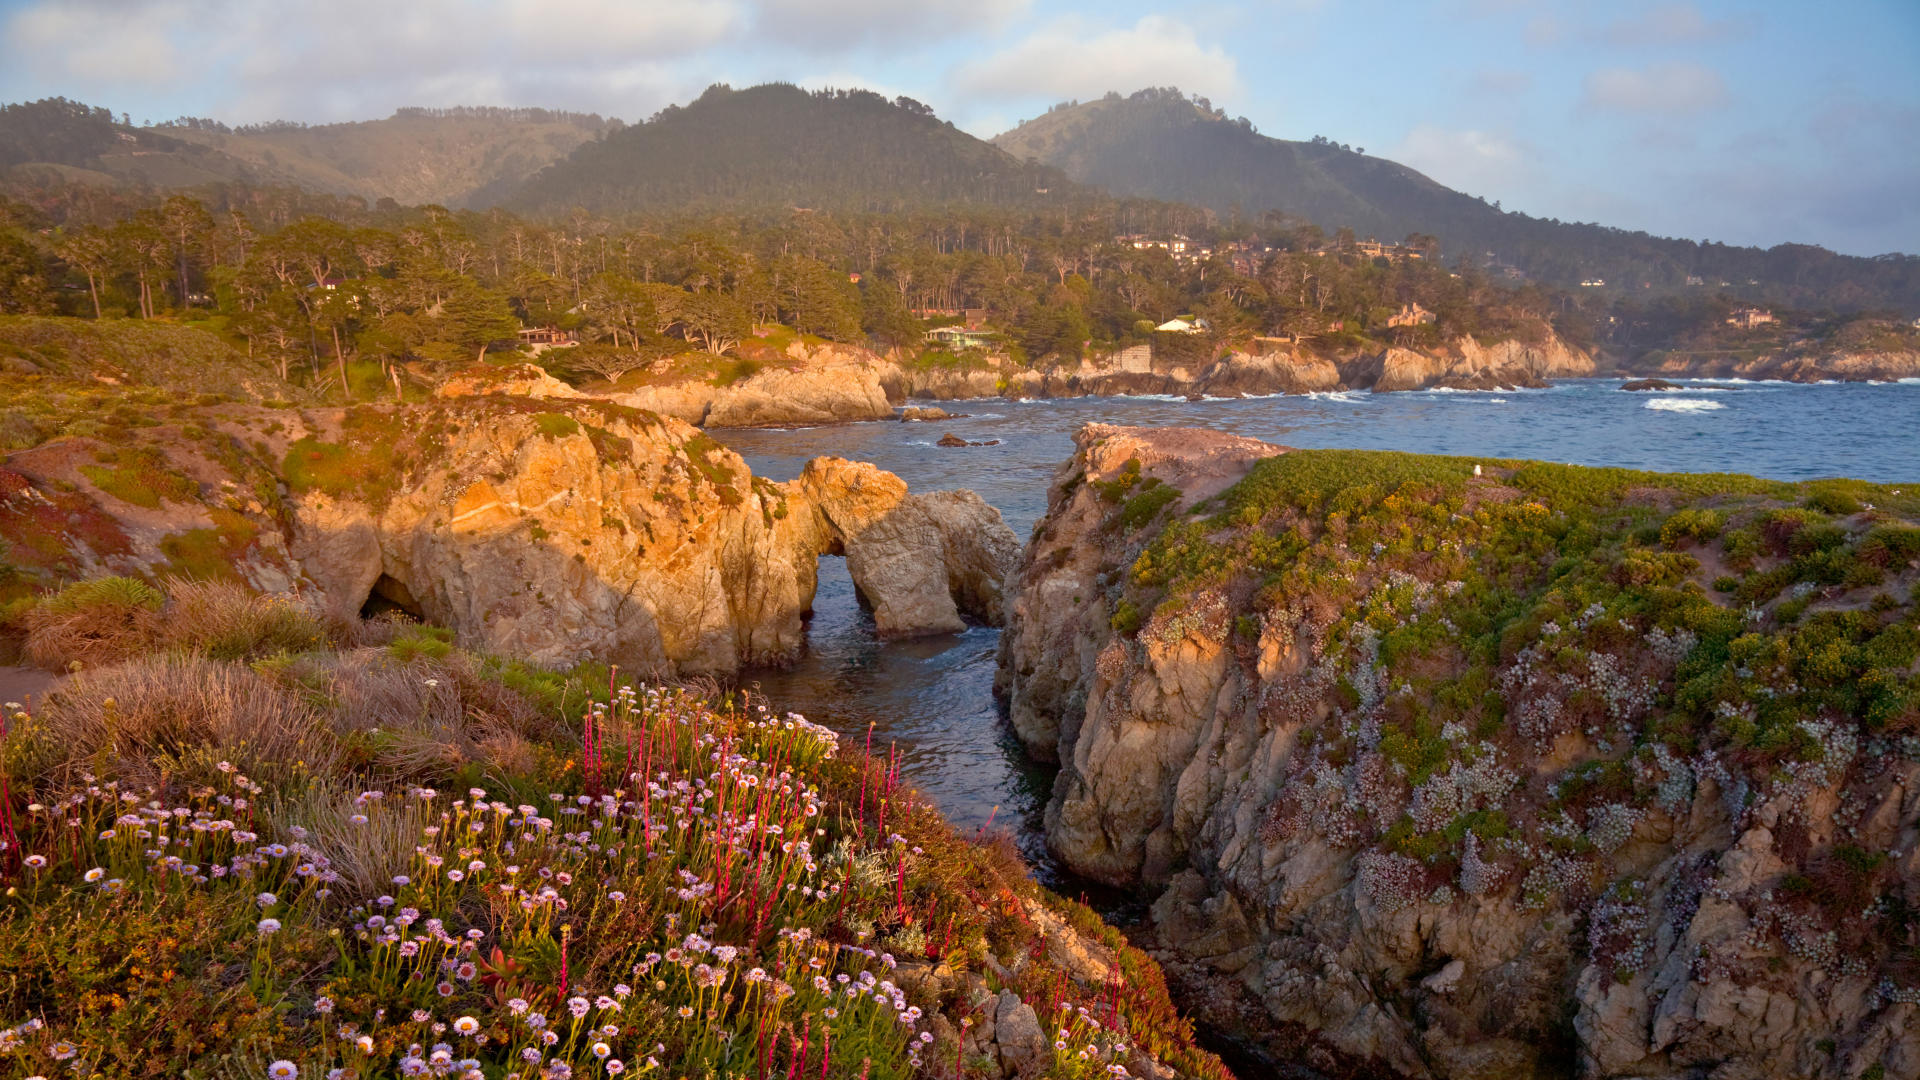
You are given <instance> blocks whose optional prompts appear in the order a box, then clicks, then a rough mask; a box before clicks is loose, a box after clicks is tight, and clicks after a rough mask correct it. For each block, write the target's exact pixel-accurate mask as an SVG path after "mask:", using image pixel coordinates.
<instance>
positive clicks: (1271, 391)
mask: <svg viewBox="0 0 1920 1080" xmlns="http://www.w3.org/2000/svg"><path fill="white" fill-rule="evenodd" d="M774 355H775V357H776V361H775V362H768V363H766V364H765V365H764V366H762V367H761V368H760V369H759V370H756V371H754V372H753V373H751V374H748V375H747V376H745V377H744V378H741V379H739V380H738V381H735V382H732V383H727V384H725V385H720V384H716V383H715V382H714V380H713V379H711V378H709V377H708V376H706V375H704V374H700V375H694V376H687V377H681V378H672V379H668V380H666V381H662V382H658V383H649V384H647V385H641V386H636V387H631V388H622V389H617V390H611V389H590V390H587V391H576V390H573V389H572V388H571V387H568V386H566V385H565V384H564V383H560V382H559V381H558V380H555V379H551V378H545V379H544V382H542V378H543V376H542V375H541V373H538V372H537V370H536V369H531V368H527V369H524V370H526V371H533V372H534V374H533V375H532V376H527V377H514V378H512V379H510V381H513V382H515V383H516V388H515V389H514V390H513V391H512V392H517V393H534V394H536V395H538V396H547V395H552V396H568V397H573V396H583V397H592V398H596V399H600V400H607V401H612V402H614V403H616V404H620V405H625V406H629V407H633V408H641V409H647V410H649V411H653V412H657V413H660V414H661V415H663V416H671V417H674V418H676V419H680V420H684V421H685V422H687V423H689V424H694V425H696V426H701V427H791V426H811V425H820V424H835V423H849V422H855V421H862V420H884V419H892V418H895V417H897V416H900V415H902V412H901V409H902V407H903V406H906V407H907V408H908V409H910V410H911V409H918V408H922V407H924V406H920V405H909V403H910V402H918V403H928V402H932V403H940V402H956V401H968V400H974V399H981V398H1008V399H1014V400H1020V399H1033V398H1075V397H1110V396H1141V395H1159V396H1169V397H1186V398H1188V399H1189V400H1201V399H1204V398H1235V397H1262V396H1269V395H1280V394H1315V393H1332V392H1339V391H1349V390H1358V391H1367V392H1372V393H1402V392H1413V391H1420V390H1433V389H1447V390H1512V389H1521V388H1539V387H1544V386H1547V385H1549V384H1550V383H1551V382H1552V381H1553V380H1556V379H1570V378H1587V377H1593V376H1599V375H1613V376H1619V377H1636V376H1643V377H1649V378H1652V379H1653V380H1654V381H1656V382H1657V381H1660V380H1659V378H1658V377H1659V376H1674V377H1687V376H1695V377H1710V378H1721V377H1735V378H1750V379H1781V380H1787V381H1795V382H1819V381H1861V382H1870V381H1880V382H1885V381H1896V380H1898V379H1902V378H1912V377H1920V355H1909V354H1905V353H1900V354H1874V355H1871V356H1869V355H1854V354H1850V353H1849V354H1844V355H1835V356H1831V357H1822V356H1815V355H1804V356H1795V357H1791V358H1777V357H1776V358H1768V359H1766V360H1764V361H1754V362H1745V363H1733V362H1726V363H1720V362H1716V363H1711V364H1705V363H1699V362H1693V361H1682V360H1679V359H1676V358H1674V357H1671V356H1669V357H1667V358H1665V359H1664V360H1662V359H1660V358H1655V362H1652V363H1627V364H1620V363H1617V362H1614V361H1611V360H1608V359H1607V358H1596V357H1595V356H1594V355H1592V354H1590V353H1588V352H1586V351H1584V350H1581V349H1579V348H1576V347H1574V346H1572V345H1569V344H1568V343H1567V342H1565V341H1563V340H1562V339H1560V338H1558V337H1557V336H1554V335H1552V334H1551V333H1550V332H1549V333H1548V334H1547V335H1546V336H1545V337H1544V338H1542V339H1541V340H1540V341H1538V342H1536V343H1526V342H1522V341H1518V340H1511V339H1510V340H1506V341H1501V342H1497V343H1494V344H1491V345H1482V344H1481V343H1479V342H1477V341H1475V340H1474V339H1472V338H1461V339H1458V340H1454V341H1450V342H1445V343H1442V344H1440V345H1438V346H1434V347H1431V348H1427V349H1418V350H1416V349H1408V348H1399V347H1392V348H1385V349H1379V350H1374V351H1368V350H1346V351H1338V350H1336V351H1332V352H1325V351H1321V350H1317V349H1314V348H1310V347H1307V346H1304V345H1301V344H1298V343H1287V342H1256V343H1253V344H1250V345H1247V346H1244V347H1239V348H1230V349H1222V350H1220V351H1218V352H1217V353H1213V352H1211V351H1209V350H1207V349H1202V350H1201V351H1200V352H1199V353H1197V354H1195V355H1193V356H1186V355H1184V354H1179V353H1178V352H1177V351H1176V352H1174V353H1169V352H1167V351H1165V350H1155V349H1154V348H1152V347H1151V346H1146V345H1141V346H1134V347H1132V348H1128V349H1124V350H1121V351H1120V352H1118V353H1114V354H1111V355H1104V356H1097V357H1089V358H1087V359H1085V360H1082V361H1075V362H1063V361H1049V362H1042V363H1035V364H1024V363H1019V362H1016V361H1015V360H1014V359H1013V358H1011V357H1009V356H1005V355H997V354H988V353H969V354H966V355H964V356H955V357H947V358H946V359H944V360H940V361H938V362H936V361H933V360H929V359H927V358H912V357H908V356H905V355H902V354H899V353H893V354H888V355H881V354H879V353H875V352H872V351H870V350H867V349H864V348H859V347H857V346H846V345H835V344H830V343H829V344H820V345H804V344H798V343H796V344H794V345H790V346H788V347H787V349H786V350H785V351H783V352H779V353H776V354H774ZM488 378H491V379H492V380H494V381H496V382H497V381H498V380H499V378H500V377H499V376H489V377H488ZM519 384H524V385H519ZM536 384H538V385H536ZM905 415H906V417H907V418H908V419H918V418H921V416H920V414H919V413H916V412H912V411H909V412H907V413H905Z"/></svg>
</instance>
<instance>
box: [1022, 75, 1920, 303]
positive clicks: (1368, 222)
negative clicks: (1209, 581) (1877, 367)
mask: <svg viewBox="0 0 1920 1080" xmlns="http://www.w3.org/2000/svg"><path fill="white" fill-rule="evenodd" d="M993 142H994V144H995V145H997V146H999V147H1001V148H1002V149H1005V150H1007V151H1008V152H1009V153H1011V154H1014V155H1015V156H1017V157H1021V158H1023V159H1027V160H1032V161H1035V162H1038V163H1042V164H1051V165H1055V166H1057V167H1059V168H1060V169H1061V170H1062V171H1064V172H1065V173H1066V174H1067V175H1068V176H1070V177H1071V178H1073V179H1074V180H1076V181H1078V182H1080V183H1083V184H1092V185H1098V186H1100V187H1103V188H1105V189H1107V190H1108V191H1109V192H1111V193H1113V194H1114V195H1116V196H1122V197H1127V196H1132V197H1140V198H1153V199H1163V200H1167V201H1171V202H1184V203H1190V204H1193V205H1196V206H1201V207H1205V208H1207V209H1210V210H1212V211H1214V212H1216V213H1220V214H1240V215H1243V216H1245V217H1248V218H1254V219H1258V218H1259V217H1260V216H1262V215H1264V214H1265V213H1266V212H1268V211H1278V212H1280V213H1281V214H1284V215H1286V216H1287V217H1289V218H1295V219H1302V220H1305V221H1308V222H1310V223H1312V224H1314V225H1317V226H1319V227H1321V228H1322V229H1324V230H1326V231H1327V232H1329V233H1331V232H1333V231H1335V230H1337V229H1339V228H1343V227H1344V228H1350V229H1352V230H1353V231H1354V232H1355V233H1356V234H1358V235H1361V236H1366V235H1369V234H1371V235H1373V236H1375V237H1378V238H1379V239H1381V240H1398V239H1400V238H1402V237H1403V236H1406V235H1408V234H1411V233H1421V234H1429V235H1432V236H1434V237H1436V238H1437V239H1438V240H1439V245H1440V247H1441V249H1442V252H1443V255H1444V257H1446V258H1447V259H1448V260H1449V261H1450V262H1454V261H1460V260H1462V259H1464V260H1465V261H1469V262H1474V263H1477V264H1482V265H1490V266H1495V267H1500V268H1505V267H1512V268H1514V269H1515V270H1517V271H1518V272H1520V273H1521V274H1523V275H1524V276H1525V277H1527V278H1530V279H1533V280H1536V281H1539V282H1541V283H1543V284H1548V285H1556V286H1560V287H1565V288H1580V287H1583V283H1585V282H1593V281H1599V282H1611V283H1612V285H1611V287H1612V288H1614V289H1616V290H1620V289H1623V288H1624V289H1632V288H1635V287H1640V288H1651V289H1669V288H1686V287H1688V286H1689V285H1695V286H1698V287H1705V283H1706V282H1708V281H1713V282H1725V283H1728V284H1736V283H1737V284H1746V283H1748V282H1752V283H1754V284H1756V285H1769V286H1773V287H1774V295H1775V296H1777V297H1778V299H1779V300H1781V301H1783V302H1792V303H1807V302H1817V303H1824V304H1831V305H1833V306H1839V307H1872V306H1898V307H1901V308H1903V309H1914V310H1920V256H1914V255H1907V254H1888V255H1881V256H1876V257H1872V258H1867V257H1862V256H1850V255H1839V254H1836V253H1834V252H1832V251H1829V250H1827V249H1825V248H1821V247H1817V246H1814V245H1808V244H1778V245H1775V246H1773V247H1771V248H1766V249H1761V248H1754V247H1736V246H1732V245H1726V244H1718V243H1696V242H1694V241H1691V240H1684V239H1676V238H1667V237H1658V236H1653V235H1651V234H1648V233H1645V232H1638V231H1631V230H1625V229H1618V228H1613V227H1609V226H1604V225H1598V224H1588V223H1575V222H1562V221H1559V220H1557V219H1552V218H1536V217H1531V216H1529V215H1526V214H1522V213H1518V212H1515V211H1503V210H1501V209H1499V208H1498V204H1489V203H1487V202H1485V201H1484V200H1483V199H1480V198H1475V197H1473V196H1469V195H1465V194H1462V193H1461V192H1458V191H1455V190H1453V189H1451V188H1448V187H1446V186H1445V185H1443V184H1441V183H1439V182H1438V181H1435V180H1433V179H1432V178H1431V177H1428V176H1426V175H1425V174H1423V173H1420V172H1419V171H1417V170H1415V169H1412V168H1409V167H1407V166H1405V165H1402V164H1399V163H1398V162H1394V161H1391V160H1388V159H1385V158H1377V157H1373V156H1370V155H1367V154H1363V153H1359V152H1356V151H1352V150H1348V149H1346V148H1344V147H1342V146H1340V145H1339V144H1337V143H1332V142H1327V141H1324V140H1316V141H1313V142H1302V141H1297V140H1286V139H1276V138H1272V137H1270V136H1265V135H1261V134H1260V133H1259V132H1258V131H1257V130H1256V129H1255V128H1254V126H1253V125H1252V124H1251V123H1250V122H1248V121H1247V120H1246V119H1245V118H1244V117H1243V118H1240V119H1237V120H1234V119H1229V118H1228V117H1227V116H1226V114H1225V113H1224V112H1222V111H1220V110H1217V109H1213V108H1212V107H1211V106H1209V105H1208V104H1206V102H1205V99H1190V98H1188V97H1186V96H1185V95H1183V94H1182V93H1181V92H1180V91H1179V90H1178V89H1175V88H1171V87H1168V88H1149V89H1145V90H1140V91H1136V92H1135V93H1133V94H1131V95H1127V96H1124V97H1123V96H1122V95H1120V94H1119V93H1118V92H1112V93H1109V94H1107V95H1106V96H1105V97H1103V98H1100V99H1098V100H1094V101H1087V102H1071V103H1066V104H1064V105H1060V106H1055V107H1054V108H1053V109H1051V110H1049V111H1048V112H1047V113H1045V114H1043V115H1041V116H1039V117H1036V118H1034V119H1032V120H1029V121H1026V122H1025V123H1023V124H1021V125H1019V126H1017V127H1015V128H1013V129H1012V130H1009V131H1006V132H1002V133H1001V134H999V135H997V136H995V137H994V139H993ZM1696 279H1697V280H1696ZM1848 285H1851V286H1852V289H1851V295H1849V290H1848V289H1847V288H1845V286H1848ZM1586 287H1595V288H1606V287H1607V286H1605V285H1601V286H1586ZM1835 294H1837V295H1835Z"/></svg>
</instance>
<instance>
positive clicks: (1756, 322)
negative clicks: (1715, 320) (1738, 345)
mask: <svg viewBox="0 0 1920 1080" xmlns="http://www.w3.org/2000/svg"><path fill="white" fill-rule="evenodd" d="M1773 321H1774V318H1773V312H1771V311H1768V310H1767V309H1766V308H1757V307H1738V308H1734V309H1733V314H1731V315H1728V316H1727V325H1728V326H1737V327H1739V328H1741V329H1742V330H1751V329H1753V328H1754V327H1756V326H1764V325H1766V324H1767V323H1770V322H1773Z"/></svg>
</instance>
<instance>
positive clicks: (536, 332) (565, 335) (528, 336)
mask: <svg viewBox="0 0 1920 1080" xmlns="http://www.w3.org/2000/svg"><path fill="white" fill-rule="evenodd" d="M520 344H522V345H531V346H533V347H534V351H535V352H538V351H540V350H541V349H548V348H555V347H557V346H561V345H578V344H580V339H579V338H577V337H574V336H573V332H572V331H571V330H562V329H560V328H559V327H557V326H529V327H527V328H525V329H523V330H521V331H520Z"/></svg>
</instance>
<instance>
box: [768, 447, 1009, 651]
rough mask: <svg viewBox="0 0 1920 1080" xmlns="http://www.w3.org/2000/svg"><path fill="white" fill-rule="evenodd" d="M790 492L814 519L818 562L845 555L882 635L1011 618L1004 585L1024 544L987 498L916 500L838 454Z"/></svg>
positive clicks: (809, 469) (944, 495)
mask: <svg viewBox="0 0 1920 1080" xmlns="http://www.w3.org/2000/svg"><path fill="white" fill-rule="evenodd" d="M786 487H787V488H788V490H791V491H792V492H793V493H794V496H795V497H796V499H797V500H798V502H797V506H798V509H799V512H800V513H802V514H811V515H812V517H811V520H812V521H813V523H814V525H813V527H814V539H813V541H812V544H811V547H812V548H814V549H815V553H816V556H817V555H818V554H819V553H828V554H834V555H845V556H846V558H847V573H848V574H849V575H850V576H851V577H852V578H853V582H854V588H855V589H856V590H858V591H859V593H860V595H861V597H862V598H864V599H865V600H866V601H867V604H868V605H869V606H870V607H871V608H872V609H873V621H874V625H875V627H876V628H877V629H878V631H879V633H880V634H881V635H882V636H886V637H908V636H914V635H920V634H937V633H948V632H953V631H958V630H961V629H964V628H965V625H966V624H965V622H964V620H963V619H962V618H961V616H962V614H963V613H964V614H968V615H972V616H974V617H976V618H979V619H982V620H984V621H986V622H989V623H993V624H995V625H999V624H1000V623H1002V622H1003V621H1004V618H1005V609H1004V601H1003V598H1002V596H1001V586H1002V583H1003V582H1004V581H1005V580H1006V577H1007V574H1008V573H1009V572H1010V571H1011V570H1012V567H1013V565H1014V564H1015V563H1016V562H1017V561H1018V560H1019V557H1020V543H1019V540H1018V539H1016V538H1015V537H1014V535H1013V530H1012V529H1009V528H1007V526H1006V525H1005V524H1004V523H1002V522H1001V520H1000V512H999V511H998V510H995V509H994V508H993V507H991V506H988V505H987V504H986V503H985V502H983V501H982V500H981V498H980V496H978V495H976V494H974V493H973V492H971V491H936V492H931V493H928V494H924V495H915V494H909V493H908V492H907V485H906V482H905V481H903V480H901V479H900V478H899V477H897V476H895V475H893V474H892V473H890V472H885V471H882V470H881V469H878V468H876V467H874V466H872V465H868V464H866V463H864V462H852V461H846V460H844V459H841V458H815V459H813V460H812V461H809V462H808V463H807V464H806V467H805V468H804V469H802V470H801V473H800V476H799V477H798V478H796V479H795V480H794V481H793V482H792V483H791V484H788V485H786Z"/></svg>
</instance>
